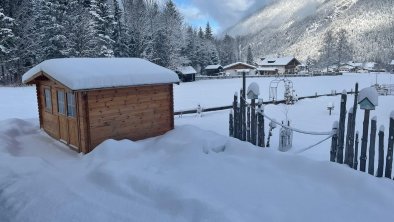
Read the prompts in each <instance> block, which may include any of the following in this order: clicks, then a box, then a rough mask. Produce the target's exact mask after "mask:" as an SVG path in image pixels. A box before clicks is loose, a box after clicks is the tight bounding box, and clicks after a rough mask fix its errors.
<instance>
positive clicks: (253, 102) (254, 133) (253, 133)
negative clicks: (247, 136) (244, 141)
mask: <svg viewBox="0 0 394 222" xmlns="http://www.w3.org/2000/svg"><path fill="white" fill-rule="evenodd" d="M251 106H252V108H251V109H252V119H251V121H252V124H251V127H252V131H251V132H252V135H251V139H252V144H253V145H256V134H257V132H256V131H257V130H256V126H257V124H256V100H255V99H252V103H251Z"/></svg>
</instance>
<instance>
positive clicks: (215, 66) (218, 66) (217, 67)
mask: <svg viewBox="0 0 394 222" xmlns="http://www.w3.org/2000/svg"><path fill="white" fill-rule="evenodd" d="M221 67H222V66H221V65H209V66H207V67H205V69H219V68H221Z"/></svg>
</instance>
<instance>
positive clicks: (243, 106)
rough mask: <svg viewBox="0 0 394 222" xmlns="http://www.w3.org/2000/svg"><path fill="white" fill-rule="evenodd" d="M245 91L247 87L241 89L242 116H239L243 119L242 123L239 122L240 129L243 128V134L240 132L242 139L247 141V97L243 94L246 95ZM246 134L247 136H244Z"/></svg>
mask: <svg viewBox="0 0 394 222" xmlns="http://www.w3.org/2000/svg"><path fill="white" fill-rule="evenodd" d="M244 92H245V89H241V92H240V95H241V102H240V112H239V114H240V117H239V119H240V120H241V121H240V124H239V127H240V129H241V134H240V137H239V138H240V140H242V141H245V140H246V130H245V128H246V120H245V102H246V101H245V97H244V96H243V95H244ZM244 135H245V136H244Z"/></svg>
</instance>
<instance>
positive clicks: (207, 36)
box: [205, 22, 213, 41]
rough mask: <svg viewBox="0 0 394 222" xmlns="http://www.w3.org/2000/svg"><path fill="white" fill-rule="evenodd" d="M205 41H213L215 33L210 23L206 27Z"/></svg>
mask: <svg viewBox="0 0 394 222" xmlns="http://www.w3.org/2000/svg"><path fill="white" fill-rule="evenodd" d="M205 39H206V40H209V41H213V33H212V28H211V25H210V24H209V22H208V23H207V26H206V27H205Z"/></svg>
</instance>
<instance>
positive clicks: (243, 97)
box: [242, 72, 246, 141]
mask: <svg viewBox="0 0 394 222" xmlns="http://www.w3.org/2000/svg"><path fill="white" fill-rule="evenodd" d="M242 100H243V110H242V129H243V131H242V141H246V107H245V105H246V73H245V72H242Z"/></svg>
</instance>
